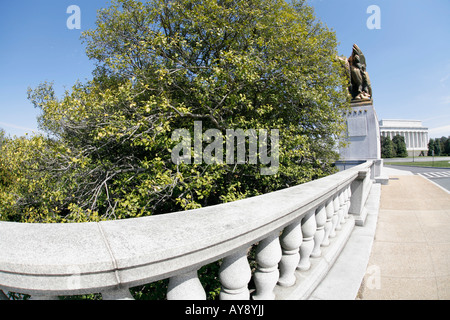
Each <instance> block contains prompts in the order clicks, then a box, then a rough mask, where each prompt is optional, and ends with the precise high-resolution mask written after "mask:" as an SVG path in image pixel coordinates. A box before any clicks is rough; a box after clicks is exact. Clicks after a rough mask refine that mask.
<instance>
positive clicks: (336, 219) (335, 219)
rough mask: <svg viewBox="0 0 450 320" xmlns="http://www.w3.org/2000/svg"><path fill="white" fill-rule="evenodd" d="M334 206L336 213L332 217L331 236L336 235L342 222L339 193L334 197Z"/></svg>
mask: <svg viewBox="0 0 450 320" xmlns="http://www.w3.org/2000/svg"><path fill="white" fill-rule="evenodd" d="M333 207H334V213H333V218H332V219H331V222H332V223H333V228H332V229H331V234H330V236H331V237H332V238H333V237H335V236H336V230H340V229H341V228H340V224H339V209H340V205H339V195H338V194H337V193H336V194H335V195H334V197H333Z"/></svg>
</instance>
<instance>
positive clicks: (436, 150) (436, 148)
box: [433, 138, 442, 156]
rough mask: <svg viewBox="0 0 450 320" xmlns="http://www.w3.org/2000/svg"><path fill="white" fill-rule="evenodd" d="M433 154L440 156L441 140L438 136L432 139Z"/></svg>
mask: <svg viewBox="0 0 450 320" xmlns="http://www.w3.org/2000/svg"><path fill="white" fill-rule="evenodd" d="M433 150H434V155H435V156H440V155H441V151H442V148H441V140H440V139H439V138H436V139H434V148H433Z"/></svg>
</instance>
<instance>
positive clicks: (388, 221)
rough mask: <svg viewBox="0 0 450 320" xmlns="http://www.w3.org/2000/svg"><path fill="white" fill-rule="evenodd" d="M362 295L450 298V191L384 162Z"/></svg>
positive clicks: (384, 297) (372, 298)
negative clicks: (384, 180)
mask: <svg viewBox="0 0 450 320" xmlns="http://www.w3.org/2000/svg"><path fill="white" fill-rule="evenodd" d="M383 170H385V171H384V174H385V175H388V176H389V178H390V180H389V184H388V185H383V186H381V201H380V210H379V214H378V221H377V227H376V232H375V240H374V242H373V246H372V251H371V254H370V257H369V262H368V265H367V270H366V274H365V276H364V280H363V282H362V285H361V288H360V290H359V293H358V296H357V298H358V299H363V300H382V299H390V300H399V299H402V300H403V299H405V300H407V299H417V300H429V299H432V300H437V299H450V194H449V193H447V192H445V191H443V190H442V189H441V188H439V187H438V186H436V185H435V184H434V183H432V182H430V181H429V180H427V179H426V178H424V177H421V176H417V175H413V174H412V173H411V172H408V171H403V170H395V169H388V168H384V169H383Z"/></svg>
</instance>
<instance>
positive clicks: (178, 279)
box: [167, 270, 206, 300]
mask: <svg viewBox="0 0 450 320" xmlns="http://www.w3.org/2000/svg"><path fill="white" fill-rule="evenodd" d="M167 300H206V293H205V290H204V289H203V287H202V284H201V283H200V280H199V279H198V276H197V271H196V270H194V271H191V272H188V273H185V274H182V275H178V276H173V277H171V278H170V279H169V285H168V287H167Z"/></svg>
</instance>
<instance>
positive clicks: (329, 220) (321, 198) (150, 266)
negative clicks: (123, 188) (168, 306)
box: [0, 161, 373, 300]
mask: <svg viewBox="0 0 450 320" xmlns="http://www.w3.org/2000/svg"><path fill="white" fill-rule="evenodd" d="M372 166H373V162H372V161H368V162H366V163H363V164H361V165H359V166H357V167H354V168H351V169H348V170H345V171H341V172H338V173H336V174H333V175H330V176H327V177H324V178H321V179H318V180H315V181H311V182H308V183H305V184H301V185H298V186H295V187H291V188H286V189H283V190H280V191H276V192H272V193H268V194H264V195H261V196H256V197H251V198H248V199H244V200H239V201H235V202H231V203H226V204H220V205H215V206H210V207H206V208H201V209H196V210H190V211H183V212H176V213H170V214H165V215H158V216H149V217H143V218H134V219H126V220H117V221H105V222H99V223H79V224H23V223H12V222H0V299H1V298H2V297H3V298H4V297H5V295H4V294H2V290H3V291H4V292H8V291H11V292H18V293H23V294H29V295H31V296H32V298H35V299H40V298H41V299H42V298H45V299H50V298H55V297H57V296H62V295H65V296H67V295H76V294H87V293H101V294H102V297H103V299H131V298H132V296H131V294H130V291H129V288H131V287H135V286H138V285H143V284H147V283H151V282H155V281H158V280H162V279H167V278H168V279H169V285H168V291H167V298H168V299H205V298H206V294H205V291H204V289H203V287H202V286H201V284H200V281H199V279H198V277H197V270H198V269H199V268H201V267H202V266H204V265H206V264H208V263H211V262H214V261H218V260H220V259H223V260H222V263H221V267H220V271H219V279H220V281H221V285H222V288H221V292H220V296H219V297H220V299H228V300H230V299H232V300H236V299H249V298H250V297H251V298H252V299H255V300H256V299H297V298H306V297H307V296H308V294H309V293H310V292H311V290H312V289H313V288H314V283H315V284H316V285H317V282H318V281H319V280H320V279H321V278H323V276H324V274H326V272H327V270H328V269H329V268H330V267H331V265H332V263H333V261H334V259H336V257H337V256H338V254H339V252H340V250H342V248H343V247H344V246H345V242H346V239H347V238H348V235H349V233H350V232H351V230H352V228H353V226H354V225H355V220H358V219H359V217H360V216H361V215H363V211H364V210H363V207H364V203H365V201H366V198H367V194H368V189H369V190H370V187H371V184H372V181H371V179H370V178H371V174H370V171H371V168H372ZM349 213H350V214H349ZM360 220H361V221H363V220H364V219H360ZM340 234H341V235H340ZM255 244H257V248H256V262H257V267H256V270H255V272H254V273H253V275H252V272H251V268H250V266H249V263H248V259H247V253H248V249H249V248H250V247H251V246H252V245H255ZM321 259H322V260H321ZM323 261H325V262H326V263H325V264H323V263H321V262H323ZM312 262H313V263H312ZM323 265H325V266H326V267H325V269H324V268H323ZM319 266H322V267H319ZM311 269H313V270H318V271H317V274H319V276H316V277H317V279H316V280H315V281H312V282H311V281H309V282H308V281H305V280H304V279H303V278H304V277H303V278H302V273H304V274H308V278H311V277H313V275H311V272H312V271H311ZM308 272H309V273H308ZM251 277H253V281H254V283H255V287H256V289H255V290H254V291H252V292H250V291H249V289H248V283H249V281H250V279H251ZM302 279H303V280H302Z"/></svg>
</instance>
